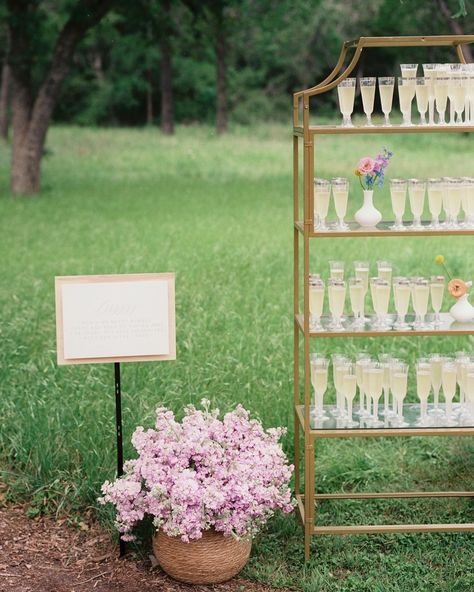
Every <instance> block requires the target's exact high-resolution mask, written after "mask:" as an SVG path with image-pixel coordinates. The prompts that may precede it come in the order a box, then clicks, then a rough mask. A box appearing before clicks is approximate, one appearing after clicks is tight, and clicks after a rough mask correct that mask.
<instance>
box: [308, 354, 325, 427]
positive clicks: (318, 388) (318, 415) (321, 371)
mask: <svg viewBox="0 0 474 592" xmlns="http://www.w3.org/2000/svg"><path fill="white" fill-rule="evenodd" d="M328 365H329V360H328V359H327V358H324V357H316V358H313V359H312V360H311V384H312V385H313V390H314V413H313V417H314V419H316V420H324V419H328V416H327V415H326V413H325V412H324V406H323V405H324V395H325V393H326V391H327V388H328Z"/></svg>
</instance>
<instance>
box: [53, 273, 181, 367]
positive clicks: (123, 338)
mask: <svg viewBox="0 0 474 592" xmlns="http://www.w3.org/2000/svg"><path fill="white" fill-rule="evenodd" d="M55 283H56V333H57V353H58V364H60V365H63V364H91V363H102V362H127V361H128V362H140V361H151V360H174V359H175V358H176V328H175V301H174V274H173V273H145V274H128V275H91V276H60V277H56V282H55Z"/></svg>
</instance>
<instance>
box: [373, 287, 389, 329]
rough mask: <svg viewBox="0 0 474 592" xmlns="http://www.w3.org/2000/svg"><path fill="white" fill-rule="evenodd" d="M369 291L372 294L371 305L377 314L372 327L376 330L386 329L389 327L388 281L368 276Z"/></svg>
mask: <svg viewBox="0 0 474 592" xmlns="http://www.w3.org/2000/svg"><path fill="white" fill-rule="evenodd" d="M370 292H371V295H372V305H373V307H374V311H375V314H376V315H377V318H376V321H375V322H374V324H373V329H375V330H376V331H386V330H387V329H388V328H389V325H388V323H387V313H388V303H389V300H390V282H388V281H387V280H384V279H381V278H378V277H376V278H370Z"/></svg>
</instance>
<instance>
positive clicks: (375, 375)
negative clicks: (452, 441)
mask: <svg viewBox="0 0 474 592" xmlns="http://www.w3.org/2000/svg"><path fill="white" fill-rule="evenodd" d="M331 361H332V366H333V373H332V377H333V383H334V389H335V391H336V406H335V408H334V409H332V415H333V417H336V418H340V419H342V420H344V425H345V427H358V426H360V425H361V420H363V421H364V422H365V424H367V425H368V426H369V427H383V426H386V425H387V422H388V423H389V424H391V425H394V426H398V427H407V426H408V425H409V424H408V423H407V422H406V421H405V419H404V416H403V402H404V400H405V397H406V395H407V390H408V372H409V365H408V364H407V363H406V362H404V361H403V360H400V359H399V358H396V357H392V356H391V355H389V354H381V355H379V356H378V359H377V360H375V359H373V358H371V356H370V355H368V354H367V353H365V352H362V353H358V354H357V355H356V357H355V359H351V358H349V357H347V356H344V355H342V354H333V355H332V356H331ZM329 363H330V360H329V358H327V357H325V356H324V355H321V354H317V353H313V354H311V384H312V386H313V391H314V405H313V412H312V417H313V419H314V420H316V421H319V422H321V421H324V420H326V419H328V415H327V414H326V411H325V409H324V396H325V394H326V392H327V388H328V374H329V372H328V371H329ZM415 371H416V392H417V396H418V399H419V401H420V416H419V418H418V420H417V423H416V425H419V426H423V427H425V426H430V425H433V424H434V423H439V419H440V418H442V419H443V422H442V423H443V424H444V425H447V426H454V425H459V424H460V423H463V422H466V421H468V422H469V421H471V422H472V421H474V357H472V356H471V355H469V354H467V353H466V352H457V353H456V354H455V356H454V357H448V356H442V355H440V354H437V353H435V354H431V355H430V356H428V357H424V358H419V359H418V360H417V361H416V363H415ZM457 385H459V390H458V389H457ZM357 389H358V390H359V405H358V407H357V409H356V410H355V411H354V410H353V404H354V399H355V397H356V393H357ZM431 392H432V393H433V406H432V408H431V409H430V410H429V411H428V403H429V400H430V395H431ZM440 393H442V395H443V398H444V403H445V404H444V408H443V407H441V406H440ZM457 393H458V400H459V406H457V407H456V408H454V407H453V402H454V400H455V398H456V396H457ZM382 394H383V405H382V409H380V407H379V401H380V399H381V397H382ZM354 416H358V417H359V421H356V420H355V419H354ZM380 417H384V418H385V421H381V419H380Z"/></svg>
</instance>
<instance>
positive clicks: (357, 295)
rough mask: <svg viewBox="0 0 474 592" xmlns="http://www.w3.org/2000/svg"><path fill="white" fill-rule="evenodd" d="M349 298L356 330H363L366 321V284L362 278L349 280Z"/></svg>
mask: <svg viewBox="0 0 474 592" xmlns="http://www.w3.org/2000/svg"><path fill="white" fill-rule="evenodd" d="M349 296H350V299H351V308H352V312H353V314H354V323H353V325H352V327H353V328H354V329H363V328H364V325H365V319H364V316H363V311H364V283H363V282H362V280H361V279H360V278H355V277H351V278H349Z"/></svg>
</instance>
